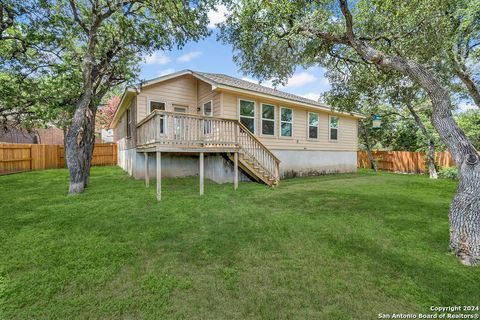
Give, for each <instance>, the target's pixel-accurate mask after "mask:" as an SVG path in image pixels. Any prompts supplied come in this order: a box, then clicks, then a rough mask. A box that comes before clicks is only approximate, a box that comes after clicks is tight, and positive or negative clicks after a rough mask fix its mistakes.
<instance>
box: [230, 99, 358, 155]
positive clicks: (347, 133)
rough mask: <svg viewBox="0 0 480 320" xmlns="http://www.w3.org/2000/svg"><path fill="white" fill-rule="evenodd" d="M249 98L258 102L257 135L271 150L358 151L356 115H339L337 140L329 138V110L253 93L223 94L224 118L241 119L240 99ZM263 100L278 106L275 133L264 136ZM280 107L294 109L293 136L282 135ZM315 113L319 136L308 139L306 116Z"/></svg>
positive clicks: (256, 105) (256, 115)
mask: <svg viewBox="0 0 480 320" xmlns="http://www.w3.org/2000/svg"><path fill="white" fill-rule="evenodd" d="M239 99H246V100H253V101H255V108H256V110H255V118H256V121H255V125H256V129H255V130H256V132H255V135H256V136H257V137H258V138H259V140H260V141H261V142H262V143H263V144H265V145H266V146H267V147H268V148H270V149H272V150H275V149H277V150H295V149H296V150H299V149H300V150H339V151H340V150H342V151H343V150H345V151H356V150H357V120H356V119H355V118H353V117H348V116H339V130H338V140H337V141H330V140H329V118H328V116H329V113H328V112H325V111H318V110H315V109H307V108H304V107H299V106H295V105H294V104H284V103H282V104H278V103H276V102H275V101H272V100H264V99H257V98H255V97H253V96H246V95H237V94H233V93H227V92H224V93H223V117H225V118H231V119H238V100H239ZM261 103H268V104H273V105H274V106H275V134H274V135H273V136H265V135H262V134H261ZM280 107H287V108H292V109H293V136H292V137H291V138H287V137H281V136H280V121H279V118H280ZM308 112H316V113H318V115H319V134H318V139H314V140H313V139H308V136H307V134H308V131H307V130H308V129H307V115H308Z"/></svg>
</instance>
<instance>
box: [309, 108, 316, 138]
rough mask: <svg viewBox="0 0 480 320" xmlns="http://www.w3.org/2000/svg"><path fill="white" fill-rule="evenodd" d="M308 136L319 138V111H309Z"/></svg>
mask: <svg viewBox="0 0 480 320" xmlns="http://www.w3.org/2000/svg"><path fill="white" fill-rule="evenodd" d="M308 138H309V139H317V138H318V113H313V112H309V113H308Z"/></svg>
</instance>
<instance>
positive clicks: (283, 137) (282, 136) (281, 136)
mask: <svg viewBox="0 0 480 320" xmlns="http://www.w3.org/2000/svg"><path fill="white" fill-rule="evenodd" d="M282 109H289V110H291V111H292V121H291V122H287V121H282ZM293 110H294V109H293V108H289V107H282V106H280V112H279V115H278V120H279V121H278V124H279V126H278V136H279V137H280V138H282V139H293V136H294V125H293V122H294V112H293ZM282 122H285V123H290V124H291V125H292V135H291V136H284V135H282Z"/></svg>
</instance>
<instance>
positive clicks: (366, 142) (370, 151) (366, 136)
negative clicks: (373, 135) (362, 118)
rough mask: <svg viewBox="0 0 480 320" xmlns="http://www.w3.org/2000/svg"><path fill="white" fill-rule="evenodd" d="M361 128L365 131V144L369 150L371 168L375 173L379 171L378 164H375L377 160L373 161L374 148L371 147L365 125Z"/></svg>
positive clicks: (361, 124)
mask: <svg viewBox="0 0 480 320" xmlns="http://www.w3.org/2000/svg"><path fill="white" fill-rule="evenodd" d="M360 126H361V127H362V131H363V142H364V143H365V147H366V148H367V155H368V160H370V167H371V168H372V170H373V171H377V164H376V163H375V159H373V154H372V147H371V146H370V140H369V139H368V131H367V128H366V127H365V125H364V124H363V123H360Z"/></svg>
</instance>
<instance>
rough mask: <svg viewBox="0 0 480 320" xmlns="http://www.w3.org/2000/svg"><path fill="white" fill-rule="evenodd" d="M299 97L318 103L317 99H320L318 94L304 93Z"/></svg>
mask: <svg viewBox="0 0 480 320" xmlns="http://www.w3.org/2000/svg"><path fill="white" fill-rule="evenodd" d="M300 96H301V97H304V98H307V99H310V100H314V101H318V99H320V94H319V93H315V92H308V93H304V94H301V95H300Z"/></svg>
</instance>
